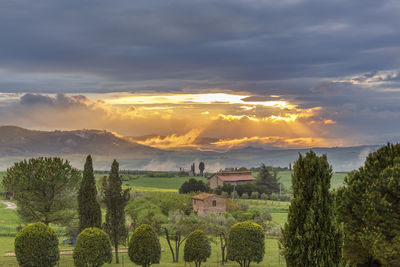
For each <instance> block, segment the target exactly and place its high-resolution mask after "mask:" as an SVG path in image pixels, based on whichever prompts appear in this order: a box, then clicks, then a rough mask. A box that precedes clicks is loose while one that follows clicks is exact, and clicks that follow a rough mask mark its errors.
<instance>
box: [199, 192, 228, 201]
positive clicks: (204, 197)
mask: <svg viewBox="0 0 400 267" xmlns="http://www.w3.org/2000/svg"><path fill="white" fill-rule="evenodd" d="M210 197H221V196H218V195H216V194H209V193H201V194H198V195H195V196H192V198H193V199H199V200H204V199H207V198H210ZM221 198H222V197H221Z"/></svg>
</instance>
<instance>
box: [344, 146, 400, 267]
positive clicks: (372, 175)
mask: <svg viewBox="0 0 400 267" xmlns="http://www.w3.org/2000/svg"><path fill="white" fill-rule="evenodd" d="M399 177H400V144H397V145H392V144H388V145H386V146H384V147H382V148H380V149H379V150H378V151H376V152H374V153H371V154H369V155H368V157H367V159H366V160H365V164H364V166H362V167H361V168H359V170H357V171H354V172H351V173H349V175H348V176H347V177H346V178H345V186H344V187H341V188H340V189H339V190H338V193H337V207H338V215H339V220H340V222H342V223H343V230H344V246H343V258H344V260H345V262H346V264H348V265H351V266H374V267H375V266H400V254H399V251H400V216H399V214H400V190H399V188H400V179H399Z"/></svg>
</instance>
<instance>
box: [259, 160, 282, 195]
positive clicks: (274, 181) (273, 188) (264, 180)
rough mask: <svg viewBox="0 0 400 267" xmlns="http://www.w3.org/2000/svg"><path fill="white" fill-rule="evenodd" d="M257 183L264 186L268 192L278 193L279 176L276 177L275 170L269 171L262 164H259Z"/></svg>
mask: <svg viewBox="0 0 400 267" xmlns="http://www.w3.org/2000/svg"><path fill="white" fill-rule="evenodd" d="M271 171H272V170H271ZM257 184H258V185H263V186H265V187H266V188H267V192H268V194H271V193H279V178H278V177H277V173H276V172H275V171H272V173H271V172H270V170H269V169H268V167H266V166H265V165H264V164H261V167H260V172H259V173H258V180H257Z"/></svg>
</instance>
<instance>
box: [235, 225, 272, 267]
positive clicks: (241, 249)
mask: <svg viewBox="0 0 400 267" xmlns="http://www.w3.org/2000/svg"><path fill="white" fill-rule="evenodd" d="M264 253H265V240H264V232H263V229H262V227H261V226H260V225H258V224H256V223H253V222H249V221H246V222H240V223H236V224H235V225H234V226H232V228H231V230H230V231H229V236H228V259H229V260H231V261H236V262H238V263H239V264H240V266H241V267H248V266H250V263H251V262H253V261H254V262H257V263H259V262H261V261H262V260H263V258H264Z"/></svg>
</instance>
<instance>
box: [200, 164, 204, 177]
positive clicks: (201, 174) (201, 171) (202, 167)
mask: <svg viewBox="0 0 400 267" xmlns="http://www.w3.org/2000/svg"><path fill="white" fill-rule="evenodd" d="M204 169H205V165H204V162H200V163H199V171H200V176H203V172H204Z"/></svg>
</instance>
